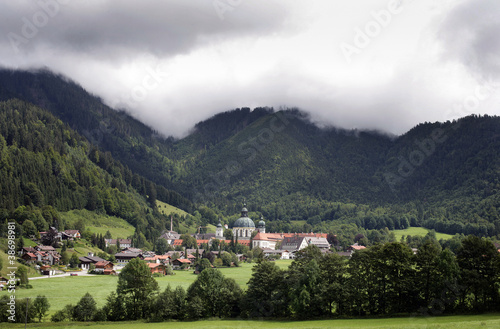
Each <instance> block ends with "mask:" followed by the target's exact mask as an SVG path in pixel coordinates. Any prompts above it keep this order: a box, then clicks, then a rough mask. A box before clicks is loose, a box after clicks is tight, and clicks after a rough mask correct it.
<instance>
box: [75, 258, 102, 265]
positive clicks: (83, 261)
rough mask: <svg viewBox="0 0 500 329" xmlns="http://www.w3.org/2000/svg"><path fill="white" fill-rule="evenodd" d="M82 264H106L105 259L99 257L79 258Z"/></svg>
mask: <svg viewBox="0 0 500 329" xmlns="http://www.w3.org/2000/svg"><path fill="white" fill-rule="evenodd" d="M78 259H79V260H80V262H81V263H92V264H95V263H97V262H106V260H105V259H102V258H101V257H97V256H83V257H79V258H78Z"/></svg>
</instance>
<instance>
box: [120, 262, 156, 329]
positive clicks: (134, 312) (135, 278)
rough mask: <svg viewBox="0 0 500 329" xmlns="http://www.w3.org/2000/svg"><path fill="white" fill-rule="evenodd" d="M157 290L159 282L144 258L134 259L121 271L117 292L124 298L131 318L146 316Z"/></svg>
mask: <svg viewBox="0 0 500 329" xmlns="http://www.w3.org/2000/svg"><path fill="white" fill-rule="evenodd" d="M157 292H158V282H156V280H155V279H154V278H153V275H152V274H151V271H150V269H149V266H148V265H147V263H146V262H145V261H143V260H142V259H139V258H134V259H132V260H131V261H130V262H129V263H128V264H127V265H126V266H125V267H124V268H123V270H122V271H121V273H120V276H119V278H118V286H117V288H116V293H117V294H118V296H119V297H121V298H123V300H124V303H125V308H126V310H127V315H128V318H129V319H131V320H135V319H140V318H145V317H146V316H147V315H148V314H147V311H148V309H149V306H150V304H151V301H152V300H153V297H155V295H156V294H157Z"/></svg>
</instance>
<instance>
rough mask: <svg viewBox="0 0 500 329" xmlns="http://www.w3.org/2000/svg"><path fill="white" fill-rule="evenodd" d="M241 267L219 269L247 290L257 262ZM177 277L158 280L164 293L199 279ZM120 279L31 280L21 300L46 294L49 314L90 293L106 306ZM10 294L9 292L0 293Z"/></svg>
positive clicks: (184, 275)
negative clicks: (170, 288)
mask: <svg viewBox="0 0 500 329" xmlns="http://www.w3.org/2000/svg"><path fill="white" fill-rule="evenodd" d="M276 264H277V265H278V266H279V267H280V268H287V267H288V266H289V265H290V264H291V261H290V260H281V261H277V262H276ZM240 265H241V266H240V267H230V268H228V267H221V268H219V270H220V271H221V272H222V274H224V275H225V276H226V277H228V278H233V279H234V280H235V281H236V283H237V284H239V285H240V287H241V288H242V289H246V285H247V282H248V280H250V277H251V275H252V267H253V266H254V265H255V263H251V264H248V263H241V264H240ZM174 273H175V275H169V276H164V277H158V278H156V280H157V281H158V284H159V286H160V291H163V290H164V289H165V288H166V287H167V286H168V285H170V286H172V287H177V286H181V287H183V288H184V289H187V288H188V287H189V285H191V283H193V282H194V280H196V278H197V275H196V274H193V271H192V270H189V271H174ZM117 282H118V277H117V276H107V275H95V276H65V277H59V278H50V279H38V280H30V284H31V285H32V286H33V289H19V290H17V291H16V297H17V298H25V297H30V298H34V297H36V296H38V295H45V296H46V297H47V298H48V299H49V302H50V305H51V307H50V311H49V315H51V314H53V313H55V312H56V311H58V310H60V309H62V308H63V307H64V306H65V305H66V304H73V305H74V304H76V303H77V302H78V301H79V300H80V298H81V297H82V296H83V295H84V294H85V293H86V292H89V293H90V294H91V295H92V297H94V299H95V301H96V302H97V306H98V307H101V306H103V305H104V304H105V303H106V297H107V296H108V295H109V294H110V293H111V292H112V291H115V290H116V285H117ZM2 294H7V292H6V291H3V292H0V296H1V295H2Z"/></svg>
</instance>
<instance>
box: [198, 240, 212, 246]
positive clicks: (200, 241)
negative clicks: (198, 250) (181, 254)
mask: <svg viewBox="0 0 500 329" xmlns="http://www.w3.org/2000/svg"><path fill="white" fill-rule="evenodd" d="M196 243H197V244H198V246H201V244H202V243H207V244H208V243H210V240H201V239H200V240H196Z"/></svg>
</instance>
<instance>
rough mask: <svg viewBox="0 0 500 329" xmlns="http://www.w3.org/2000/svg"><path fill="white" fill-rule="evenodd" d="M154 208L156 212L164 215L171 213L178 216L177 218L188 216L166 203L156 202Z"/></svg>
mask: <svg viewBox="0 0 500 329" xmlns="http://www.w3.org/2000/svg"><path fill="white" fill-rule="evenodd" d="M156 207H157V208H158V211H159V212H160V213H162V214H164V215H167V216H168V215H170V214H172V213H174V214H178V215H179V216H188V215H189V214H188V213H187V212H185V211H184V210H182V209H179V208H177V207H174V206H172V205H169V204H168V203H165V202H162V201H160V200H156Z"/></svg>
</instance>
